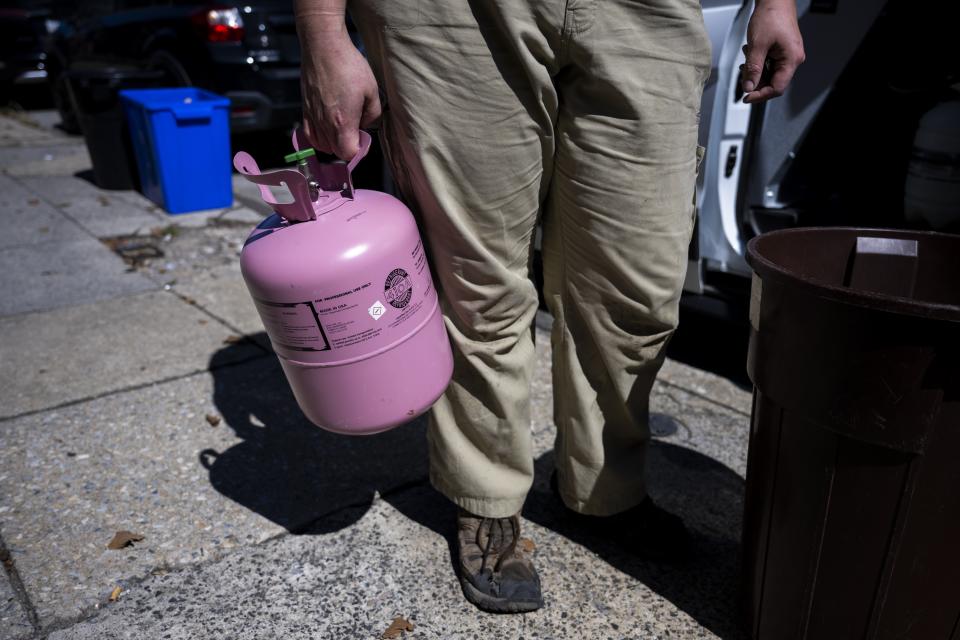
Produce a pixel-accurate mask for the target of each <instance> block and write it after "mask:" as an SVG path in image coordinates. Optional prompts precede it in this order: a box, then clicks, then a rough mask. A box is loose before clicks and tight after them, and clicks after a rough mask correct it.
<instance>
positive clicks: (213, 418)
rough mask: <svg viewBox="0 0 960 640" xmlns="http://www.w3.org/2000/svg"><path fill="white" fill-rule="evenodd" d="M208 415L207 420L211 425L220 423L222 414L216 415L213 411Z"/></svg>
mask: <svg viewBox="0 0 960 640" xmlns="http://www.w3.org/2000/svg"><path fill="white" fill-rule="evenodd" d="M206 417H207V422H208V423H209V424H210V426H211V427H215V426H217V425H218V424H220V416H216V415H214V414H212V413H208V414H207V416H206Z"/></svg>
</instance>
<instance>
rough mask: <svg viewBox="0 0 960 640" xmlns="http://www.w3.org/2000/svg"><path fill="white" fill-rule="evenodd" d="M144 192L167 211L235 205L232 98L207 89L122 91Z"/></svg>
mask: <svg viewBox="0 0 960 640" xmlns="http://www.w3.org/2000/svg"><path fill="white" fill-rule="evenodd" d="M120 100H121V101H122V103H123V111H124V115H125V117H126V120H127V124H128V126H129V127H130V138H131V141H132V145H133V151H134V155H135V156H136V158H137V169H138V171H139V174H140V185H141V187H140V188H141V191H142V192H143V195H145V196H147V197H148V198H150V199H151V200H153V201H154V202H156V203H157V204H158V205H160V206H161V207H163V208H164V209H166V210H167V211H168V212H169V213H187V212H189V211H199V210H201V209H217V208H223V207H229V206H230V205H231V204H233V188H232V186H233V185H232V182H231V167H230V125H229V122H230V100H229V99H228V98H225V97H223V96H219V95H217V94H215V93H211V92H209V91H204V90H203V89H197V88H195V87H182V88H175V89H129V90H125V91H121V92H120Z"/></svg>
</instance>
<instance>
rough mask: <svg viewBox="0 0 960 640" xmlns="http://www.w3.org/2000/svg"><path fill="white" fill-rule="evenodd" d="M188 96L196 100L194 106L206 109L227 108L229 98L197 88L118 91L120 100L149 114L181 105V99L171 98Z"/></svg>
mask: <svg viewBox="0 0 960 640" xmlns="http://www.w3.org/2000/svg"><path fill="white" fill-rule="evenodd" d="M177 94H180V95H181V96H183V95H185V94H189V95H190V96H193V97H196V98H198V102H194V103H192V105H194V106H196V105H199V104H203V105H205V106H207V107H229V106H230V98H228V97H226V96H222V95H220V94H217V93H213V92H212V91H207V90H206V89H200V88H199V87H163V88H158V89H123V90H121V91H120V93H119V95H120V100H121V101H122V102H126V103H129V104H133V105H136V106H137V107H139V108H141V109H145V110H146V111H149V112H151V113H152V112H156V111H165V110H169V109H172V108H173V107H175V106H180V105H182V98H178V99H176V100H174V99H172V98H173V96H176V95H177Z"/></svg>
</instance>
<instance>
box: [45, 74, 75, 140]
mask: <svg viewBox="0 0 960 640" xmlns="http://www.w3.org/2000/svg"><path fill="white" fill-rule="evenodd" d="M52 84H53V86H52V92H53V105H54V107H56V109H57V113H59V114H60V128H61V129H63V130H64V131H65V132H67V133H71V134H79V133H81V129H80V120H79V119H78V118H77V112H76V110H75V109H74V108H73V100H72V99H71V98H70V87H69V86H67V78H66V75H65V74H63V73H60V74H58V75H57V76H56V77H55V78H53V83H52Z"/></svg>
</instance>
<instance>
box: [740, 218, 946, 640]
mask: <svg viewBox="0 0 960 640" xmlns="http://www.w3.org/2000/svg"><path fill="white" fill-rule="evenodd" d="M748 252H749V261H750V264H751V266H752V267H753V269H754V272H755V273H754V279H753V290H752V294H751V305H750V323H751V325H752V327H753V328H752V332H751V337H750V350H749V356H748V363H747V368H748V372H749V374H750V379H751V380H752V381H753V384H754V396H753V398H754V400H753V416H752V420H751V428H750V450H749V455H748V461H747V487H746V500H745V514H744V523H743V568H744V574H743V575H744V583H745V584H744V591H745V595H746V598H745V604H746V608H747V620H748V624H749V629H750V633H751V635H752V637H753V638H756V639H758V640H786V639H793V638H808V639H810V640H830V639H832V638H838V639H839V638H842V639H843V640H848V639H860V638H871V639H875V638H882V639H887V638H890V639H893V638H898V639H901V640H903V639H917V640H921V639H922V640H939V639H943V640H958V639H960V236H952V235H945V234H936V233H918V232H905V231H890V230H871V229H850V228H830V229H820V228H808V229H790V230H786V231H777V232H773V233H769V234H766V235H762V236H759V237H757V238H754V239H753V240H751V241H750V244H749V246H748Z"/></svg>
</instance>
